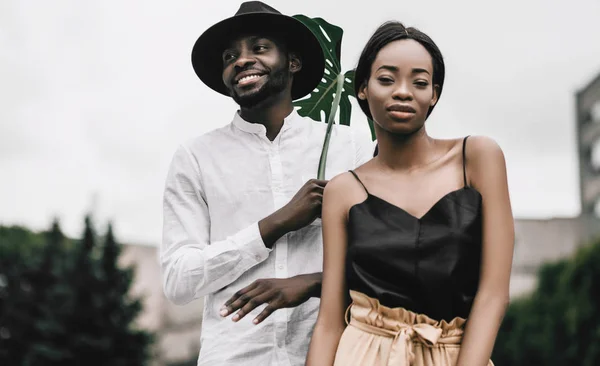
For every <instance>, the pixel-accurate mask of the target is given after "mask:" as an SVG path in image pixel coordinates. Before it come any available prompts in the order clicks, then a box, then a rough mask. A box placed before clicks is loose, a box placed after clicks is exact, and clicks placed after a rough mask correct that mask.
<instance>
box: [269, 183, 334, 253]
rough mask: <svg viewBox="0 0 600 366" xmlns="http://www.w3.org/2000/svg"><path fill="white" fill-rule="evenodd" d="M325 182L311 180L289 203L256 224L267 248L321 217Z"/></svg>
mask: <svg viewBox="0 0 600 366" xmlns="http://www.w3.org/2000/svg"><path fill="white" fill-rule="evenodd" d="M327 182H328V181H326V180H318V179H311V180H309V181H308V182H306V183H305V184H304V185H303V186H302V188H300V190H299V191H298V192H297V193H296V194H295V195H294V197H292V199H291V200H290V202H288V203H287V204H286V205H285V206H283V207H282V208H280V209H279V210H277V211H275V212H274V213H273V214H271V215H270V216H268V217H266V218H264V219H262V220H261V221H260V222H259V223H258V227H259V230H260V234H261V236H262V238H263V242H264V243H265V245H266V246H267V248H271V247H272V246H273V244H274V243H275V242H276V241H277V239H279V238H280V237H282V236H283V235H285V234H286V233H288V232H290V231H294V230H298V229H301V228H303V227H305V226H306V225H308V224H310V223H311V222H313V221H314V220H315V219H316V218H317V217H321V203H322V202H323V190H324V189H325V185H327Z"/></svg>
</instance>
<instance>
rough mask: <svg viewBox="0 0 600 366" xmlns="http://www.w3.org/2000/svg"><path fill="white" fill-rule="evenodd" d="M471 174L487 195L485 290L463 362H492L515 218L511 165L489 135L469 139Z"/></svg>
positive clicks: (479, 365) (474, 365)
mask: <svg viewBox="0 0 600 366" xmlns="http://www.w3.org/2000/svg"><path fill="white" fill-rule="evenodd" d="M467 172H468V173H467V174H468V176H469V178H470V180H471V185H472V186H473V187H474V188H476V189H477V190H478V191H479V192H480V193H481V195H482V199H483V204H482V219H483V228H482V230H483V231H482V232H483V243H482V245H483V247H482V258H481V277H480V281H479V288H478V291H477V295H476V296H475V300H474V302H473V307H472V309H471V313H470V315H469V319H468V322H467V328H466V330H465V335H464V338H463V342H462V347H461V351H460V354H459V358H458V362H457V365H458V366H484V365H487V364H488V361H489V359H490V356H491V354H492V350H493V348H494V343H495V341H496V336H497V334H498V329H499V328H500V324H501V323H502V319H503V317H504V314H505V312H506V308H507V305H508V301H509V283H510V272H511V267H512V257H513V247H514V239H515V234H514V220H513V215H512V209H511V205H510V198H509V193H508V183H507V176H506V163H505V159H504V154H503V153H502V150H501V149H500V147H499V146H498V145H497V144H496V143H495V142H494V141H493V140H491V139H489V138H486V137H471V138H469V140H468V141H467Z"/></svg>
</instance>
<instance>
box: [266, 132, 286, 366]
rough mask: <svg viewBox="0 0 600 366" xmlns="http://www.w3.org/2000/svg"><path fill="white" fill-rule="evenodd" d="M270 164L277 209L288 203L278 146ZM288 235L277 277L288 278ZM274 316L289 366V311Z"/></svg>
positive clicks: (278, 252)
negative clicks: (287, 342)
mask: <svg viewBox="0 0 600 366" xmlns="http://www.w3.org/2000/svg"><path fill="white" fill-rule="evenodd" d="M269 163H270V165H271V184H272V190H273V203H274V205H275V209H276V210H277V209H279V208H281V207H283V206H284V205H285V204H286V203H287V199H286V197H285V190H284V187H283V185H284V181H283V167H282V165H281V156H280V154H279V148H278V146H277V144H273V145H272V146H271V148H270V150H269ZM287 245H288V241H287V235H284V236H283V237H281V238H280V239H279V240H278V241H277V243H276V244H275V277H276V278H287V277H288V271H287V253H288V248H287ZM273 316H274V317H275V344H276V347H277V352H278V354H279V357H278V359H280V360H282V361H283V364H286V365H287V364H289V357H288V356H287V352H285V338H286V335H287V319H288V309H279V310H277V311H276V312H275V313H274V314H273Z"/></svg>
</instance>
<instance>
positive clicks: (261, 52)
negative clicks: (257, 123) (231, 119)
mask: <svg viewBox="0 0 600 366" xmlns="http://www.w3.org/2000/svg"><path fill="white" fill-rule="evenodd" d="M292 58H293V59H294V62H296V61H299V60H297V59H296V58H295V56H293V55H291V56H290V57H289V56H288V54H287V53H286V51H285V50H284V49H283V47H281V46H280V45H278V44H277V43H276V42H275V41H274V40H272V39H270V38H268V37H261V36H241V37H238V38H237V39H235V40H233V41H232V42H231V43H230V44H229V46H228V47H227V48H226V49H225V50H224V51H223V83H224V84H225V86H226V87H227V89H228V90H229V94H230V95H231V97H232V98H233V99H234V100H235V101H236V103H238V104H239V105H240V106H241V107H245V108H252V107H254V106H256V105H257V104H259V103H261V102H263V101H265V100H266V99H268V98H269V97H272V96H274V95H277V94H280V93H282V92H284V91H285V90H286V89H288V90H291V84H292V72H294V71H293V70H292V68H291V64H290V62H291V59H292Z"/></svg>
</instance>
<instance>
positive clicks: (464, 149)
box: [462, 136, 469, 187]
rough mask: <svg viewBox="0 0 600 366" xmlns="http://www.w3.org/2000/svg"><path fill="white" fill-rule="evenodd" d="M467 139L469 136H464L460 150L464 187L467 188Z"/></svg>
mask: <svg viewBox="0 0 600 366" xmlns="http://www.w3.org/2000/svg"><path fill="white" fill-rule="evenodd" d="M468 138H469V136H466V137H465V138H464V140H463V149H462V158H463V179H464V182H465V187H466V186H467V166H466V160H467V154H466V147H467V139H468Z"/></svg>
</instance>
